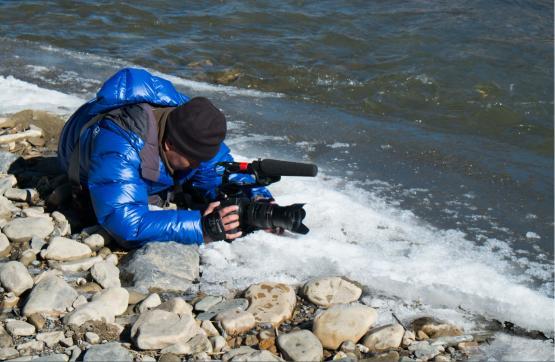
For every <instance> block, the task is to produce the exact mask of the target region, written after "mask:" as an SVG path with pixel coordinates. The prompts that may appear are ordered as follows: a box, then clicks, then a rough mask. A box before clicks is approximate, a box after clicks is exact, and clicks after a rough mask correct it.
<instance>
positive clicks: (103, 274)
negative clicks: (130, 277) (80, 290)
mask: <svg viewBox="0 0 555 362" xmlns="http://www.w3.org/2000/svg"><path fill="white" fill-rule="evenodd" d="M91 275H92V277H93V278H94V280H96V282H97V283H98V284H100V285H101V286H102V288H114V287H120V286H121V282H120V279H119V269H118V268H117V267H116V266H115V265H114V264H112V263H109V262H107V261H100V262H98V263H96V264H94V265H93V266H92V268H91Z"/></svg>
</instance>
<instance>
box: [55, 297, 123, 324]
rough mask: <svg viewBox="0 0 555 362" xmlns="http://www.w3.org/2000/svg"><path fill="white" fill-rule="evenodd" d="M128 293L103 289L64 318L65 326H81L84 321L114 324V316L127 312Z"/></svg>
mask: <svg viewBox="0 0 555 362" xmlns="http://www.w3.org/2000/svg"><path fill="white" fill-rule="evenodd" d="M128 303H129V293H128V292H127V290H125V289H123V288H110V289H105V290H103V291H102V292H100V293H97V294H95V295H94V296H93V297H92V300H91V302H89V303H87V304H83V305H80V306H79V307H77V308H76V309H75V310H74V311H73V312H71V313H69V314H68V315H66V316H65V317H64V323H65V324H74V325H77V326H80V325H82V324H83V323H85V322H86V321H105V322H107V323H114V321H115V316H116V315H120V314H122V313H123V312H125V311H126V310H127V305H128Z"/></svg>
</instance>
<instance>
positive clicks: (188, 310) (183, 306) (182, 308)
mask: <svg viewBox="0 0 555 362" xmlns="http://www.w3.org/2000/svg"><path fill="white" fill-rule="evenodd" d="M156 309H160V310H165V311H168V312H172V313H175V314H177V315H179V316H182V315H184V314H187V315H192V313H193V307H191V305H190V304H188V303H187V302H186V301H185V300H183V298H179V297H175V298H172V299H169V300H167V301H165V302H164V303H162V304H160V305H159V306H158V307H156Z"/></svg>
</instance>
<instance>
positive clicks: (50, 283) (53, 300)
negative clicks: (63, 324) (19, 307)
mask: <svg viewBox="0 0 555 362" xmlns="http://www.w3.org/2000/svg"><path fill="white" fill-rule="evenodd" d="M77 296H78V294H77V292H76V291H75V290H74V289H73V288H72V287H70V286H69V285H68V284H67V283H66V282H65V281H64V280H63V279H61V278H59V277H57V276H55V275H48V276H46V277H45V278H44V279H42V280H41V281H40V282H38V283H37V284H36V285H35V287H34V288H33V290H31V293H30V294H29V298H28V300H27V303H25V307H23V314H24V315H26V316H29V315H31V314H33V313H41V314H45V315H50V316H59V315H60V314H63V313H65V312H66V310H67V308H68V307H71V305H72V304H73V301H74V300H75V298H77Z"/></svg>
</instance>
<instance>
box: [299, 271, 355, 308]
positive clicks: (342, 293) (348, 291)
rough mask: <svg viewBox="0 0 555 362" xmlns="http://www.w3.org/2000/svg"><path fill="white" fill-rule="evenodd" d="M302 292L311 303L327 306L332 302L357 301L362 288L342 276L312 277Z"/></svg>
mask: <svg viewBox="0 0 555 362" xmlns="http://www.w3.org/2000/svg"><path fill="white" fill-rule="evenodd" d="M303 294H304V295H305V296H306V297H307V299H308V300H310V301H311V302H312V303H314V304H316V305H319V306H322V307H329V306H330V305H332V304H337V303H351V302H355V301H357V300H358V298H360V295H361V294H362V289H360V288H359V287H358V286H356V285H355V284H354V283H351V282H349V281H347V280H345V279H343V278H340V277H327V278H318V279H314V280H311V281H309V282H308V283H306V284H305V286H304V288H303Z"/></svg>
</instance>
